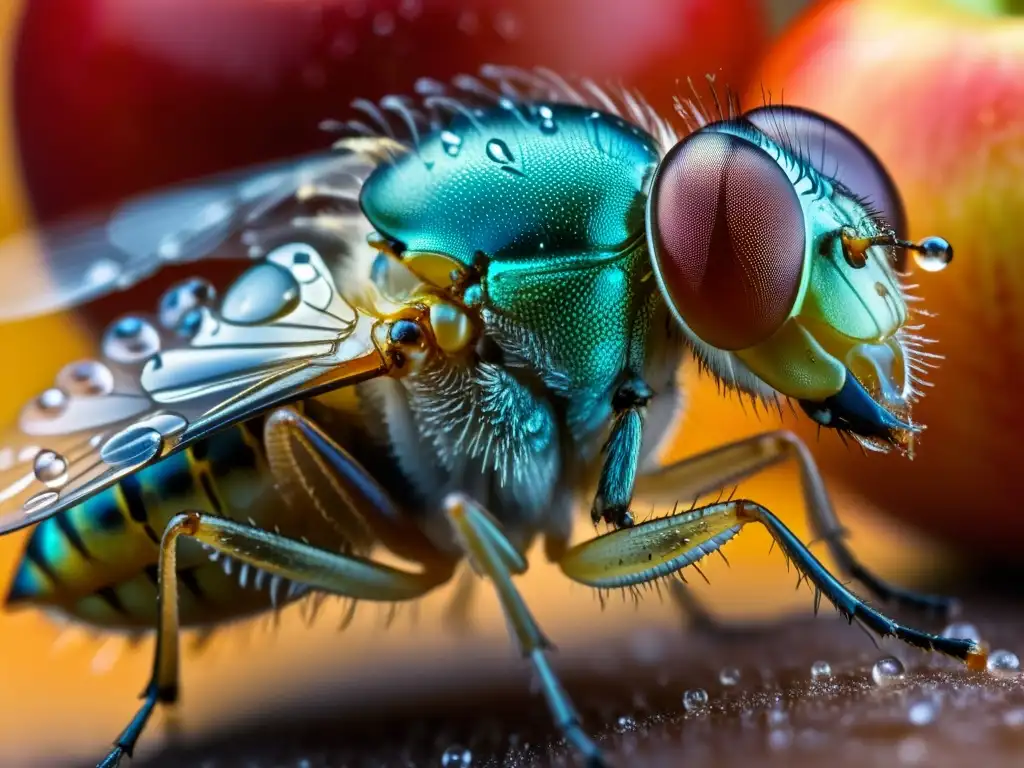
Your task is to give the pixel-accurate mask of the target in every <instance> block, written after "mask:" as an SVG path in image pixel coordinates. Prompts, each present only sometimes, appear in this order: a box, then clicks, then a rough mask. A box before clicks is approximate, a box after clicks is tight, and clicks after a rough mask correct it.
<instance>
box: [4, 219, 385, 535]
mask: <svg viewBox="0 0 1024 768" xmlns="http://www.w3.org/2000/svg"><path fill="white" fill-rule="evenodd" d="M347 242H348V244H349V248H348V250H349V252H348V253H347V254H343V255H347V256H349V257H352V259H353V260H354V261H358V257H359V256H360V255H361V254H359V253H353V252H352V251H354V250H355V249H360V248H364V249H365V248H368V246H366V245H365V232H363V238H354V237H350V238H349V239H348V241H347ZM349 287H350V288H352V287H353V286H349ZM349 295H352V294H349ZM376 327H377V326H376V320H375V319H374V318H372V317H370V316H369V315H367V314H365V313H363V312H360V311H359V310H357V309H356V308H355V307H354V306H353V304H352V303H350V302H349V301H346V299H345V298H343V297H342V295H341V294H340V292H339V290H338V287H337V285H336V283H335V279H334V277H333V275H332V273H331V272H330V271H329V270H328V268H327V266H326V265H325V262H324V260H323V259H322V258H321V256H320V254H319V253H318V252H317V251H316V250H315V249H313V248H312V247H311V246H309V245H305V244H295V243H292V244H288V245H284V246H280V247H278V248H275V249H274V250H272V251H271V252H270V253H268V254H267V255H266V257H265V258H264V259H263V260H261V261H260V262H258V263H257V264H256V265H254V266H253V267H251V268H250V269H249V270H248V271H247V272H245V273H244V274H243V275H242V276H241V277H240V278H239V279H238V280H237V281H236V282H235V283H234V284H233V285H232V286H231V287H230V288H229V289H228V290H227V291H226V292H225V294H224V296H223V299H222V300H220V301H219V302H216V308H215V306H214V301H213V290H212V288H211V287H210V286H209V285H208V284H206V283H204V282H203V281H202V280H198V279H193V280H189V281H186V282H184V283H181V284H179V285H178V286H176V287H174V288H172V289H171V290H169V291H168V293H167V294H166V295H165V297H164V299H163V300H162V302H161V306H160V309H159V312H157V313H156V314H154V315H152V316H144V315H132V316H127V317H123V318H121V319H119V320H118V321H116V322H115V323H113V324H112V325H111V326H110V328H108V329H107V330H106V332H105V334H104V336H103V339H102V342H101V353H100V354H99V355H97V356H96V358H95V359H91V360H84V361H80V362H77V363H73V364H71V365H68V366H66V367H65V368H64V369H63V370H62V371H61V372H60V373H59V374H58V375H57V377H56V381H55V382H54V386H53V387H51V388H50V389H47V390H46V391H44V392H43V393H41V394H40V395H39V396H38V397H36V398H35V399H34V400H33V401H32V402H30V403H28V404H27V405H26V406H25V407H24V409H23V411H22V413H21V416H20V419H19V421H18V423H17V426H16V428H15V429H14V430H12V431H11V433H9V434H8V435H5V436H0V533H3V532H6V531H11V530H15V529H17V528H21V527H23V526H26V525H30V524H32V523H35V522H37V521H39V520H41V519H44V518H46V517H49V516H50V515H52V514H55V513H56V512H57V511H59V510H61V509H65V508H67V507H69V506H71V505H74V504H75V503H78V502H80V501H82V500H84V499H85V498H86V497H88V496H90V495H92V494H93V493H95V492H97V491H99V490H101V489H103V488H105V487H107V486H109V485H111V484H113V483H114V482H116V481H117V480H118V479H119V478H121V477H124V476H125V475H127V474H129V473H132V472H135V471H136V470H138V469H140V468H141V467H144V466H146V465H147V464H150V463H152V462H155V461H157V460H158V459H160V458H162V457H163V456H166V455H167V454H168V453H171V452H173V451H175V450H178V449H180V448H182V447H184V446H185V445H187V444H188V443H190V442H192V441H194V440H196V439H197V438H199V437H202V436H203V435H206V434H209V433H210V432H212V431H214V430H217V429H220V428H222V427H224V426H227V425H229V424H232V423H235V422H238V421H241V420H244V419H246V418H248V417H251V416H253V415H255V414H256V413H258V412H260V411H263V410H265V409H267V408H269V407H271V406H273V405H276V404H278V403H282V402H286V401H291V400H294V399H298V398H300V397H308V396H310V395H311V394H314V393H316V392H318V391H323V390H325V389H327V388H332V387H336V386H341V385H344V384H348V383H352V382H356V381H360V380H363V379H365V378H369V377H372V376H374V375H379V374H381V373H383V372H384V371H385V370H386V363H385V359H384V357H383V355H382V354H381V353H380V352H379V351H378V348H377V345H376V343H375V341H374V334H375V328H376Z"/></svg>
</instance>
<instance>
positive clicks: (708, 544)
mask: <svg viewBox="0 0 1024 768" xmlns="http://www.w3.org/2000/svg"><path fill="white" fill-rule="evenodd" d="M748 523H760V524H761V525H763V526H764V527H765V528H766V529H767V530H768V532H769V533H770V534H771V536H772V538H773V539H775V541H776V543H777V544H778V545H779V547H780V548H781V549H782V551H783V552H785V554H786V556H787V557H789V558H790V559H791V560H792V562H793V563H794V564H795V565H796V567H797V569H799V571H800V573H801V576H802V577H803V578H806V579H807V580H808V581H809V582H810V583H811V584H813V585H814V588H815V608H816V609H817V606H818V603H819V601H820V598H821V596H822V595H824V596H825V598H826V599H827V600H828V601H829V602H831V603H832V604H833V605H834V606H835V607H836V609H837V610H838V611H839V612H840V613H841V614H842V615H843V616H845V617H846V618H847V619H849V621H850V622H851V623H852V622H853V621H854V620H856V621H859V622H860V623H861V624H862V625H863V626H865V627H867V628H868V629H870V630H871V631H872V632H874V633H876V634H877V635H879V636H881V637H886V636H893V637H896V638H898V639H900V640H902V641H903V642H905V643H908V644H910V645H913V646H916V647H918V648H922V649H924V650H928V651H938V652H940V653H945V654H947V655H949V656H953V657H955V658H957V659H960V660H962V661H964V662H966V663H967V665H968V666H969V667H971V668H972V669H980V668H982V667H984V664H985V653H984V651H983V650H982V649H981V648H980V647H979V646H978V644H977V643H975V642H973V641H971V640H962V639H954V638H947V637H942V636H940V635H934V634H930V633H928V632H922V631H920V630H917V629H914V628H912V627H908V626H905V625H903V624H900V623H898V622H896V621H893V620H892V619H890V618H888V617H887V616H885V615H883V614H882V613H880V612H878V611H876V610H875V609H874V608H872V607H871V606H869V605H868V604H867V603H865V602H864V601H863V600H861V599H860V598H859V597H857V596H856V595H855V594H853V593H852V592H850V590H848V589H847V588H846V587H844V586H843V585H842V584H841V583H840V582H839V580H838V579H836V578H835V576H833V575H832V574H831V573H829V572H828V570H827V569H826V568H825V566H823V565H822V564H821V562H820V561H819V560H818V559H817V558H816V557H815V556H814V555H813V554H812V553H811V551H810V550H809V549H808V548H807V547H806V546H805V545H804V544H803V543H802V542H801V541H800V540H799V539H798V538H797V537H796V536H795V535H794V534H793V532H792V531H790V530H789V528H787V527H786V526H785V525H784V524H783V523H782V521H780V520H779V519H778V518H777V517H776V516H775V515H774V514H772V513H771V512H770V511H769V510H767V509H765V508H764V507H762V506H761V505H760V504H756V503H754V502H752V501H729V502H724V503H718V504H711V505H709V506H706V507H701V508H699V509H694V510H691V511H689V512H682V513H679V514H673V515H669V516H667V517H662V518H658V519H654V520H649V521H647V522H645V523H643V524H641V525H637V526H634V527H632V528H626V529H623V530H618V531H613V532H611V533H608V534H605V535H603V536H599V537H597V538H595V539H592V540H590V541H587V542H583V543H582V544H578V545H577V546H575V547H573V548H572V549H570V550H569V551H568V552H567V553H566V555H565V556H564V557H563V558H562V559H561V560H560V561H559V565H560V566H561V568H562V571H563V572H564V573H565V574H566V575H567V576H568V577H569V578H571V579H573V580H574V581H578V582H580V583H581V584H586V585H588V586H591V587H595V588H597V589H612V588H625V587H632V586H635V585H638V584H644V583H647V582H651V581H655V580H656V579H659V578H664V577H667V576H671V575H673V574H675V573H676V572H678V571H680V570H682V569H683V568H685V567H687V566H688V565H693V564H694V563H696V562H697V561H698V560H700V559H701V558H702V557H704V556H706V555H708V554H710V553H712V552H714V551H716V550H718V549H719V548H720V547H722V546H723V545H724V544H725V543H726V542H727V541H729V539H731V538H732V537H733V536H735V535H736V534H737V533H738V532H739V530H740V528H742V527H743V526H744V525H747V524H748Z"/></svg>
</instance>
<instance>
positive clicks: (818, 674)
mask: <svg viewBox="0 0 1024 768" xmlns="http://www.w3.org/2000/svg"><path fill="white" fill-rule="evenodd" d="M830 677H832V665H831V664H829V663H828V662H827V661H816V662H814V663H813V664H811V680H814V681H815V682H821V681H822V680H828V679H829V678H830Z"/></svg>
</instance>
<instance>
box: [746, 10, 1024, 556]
mask: <svg viewBox="0 0 1024 768" xmlns="http://www.w3.org/2000/svg"><path fill="white" fill-rule="evenodd" d="M762 84H763V86H764V88H765V89H768V90H771V91H772V92H773V93H775V94H779V93H782V92H783V91H784V93H785V101H786V103H788V104H792V105H798V106H804V107H808V108H812V109H816V110H818V111H820V112H822V113H824V114H827V115H829V116H830V117H832V118H834V119H836V120H837V121H839V122H840V123H842V124H844V125H846V126H847V127H848V128H850V129H851V130H853V131H854V132H855V133H856V134H858V135H859V136H860V137H861V138H862V139H863V140H864V141H865V142H866V143H867V144H868V145H869V146H870V147H871V148H872V149H873V150H874V151H875V152H876V153H877V154H878V155H879V157H880V158H881V160H882V162H883V164H884V165H885V166H886V167H887V168H888V170H889V171H890V173H891V174H892V176H893V178H894V180H895V182H896V185H897V187H898V188H899V189H900V190H901V193H902V195H903V198H904V202H905V204H906V206H907V215H908V218H909V224H910V235H911V237H912V238H919V237H922V236H925V235H930V234H937V235H941V236H942V237H945V238H946V239H947V240H949V241H950V243H951V244H952V245H953V248H954V253H955V257H954V260H953V262H952V264H951V265H950V266H949V267H948V268H947V269H946V270H944V271H943V272H939V273H934V274H931V273H926V272H923V271H921V270H917V271H915V272H914V273H913V275H912V276H911V279H910V280H909V282H911V283H916V284H919V287H918V288H916V289H914V291H913V293H914V294H916V295H918V296H920V297H922V298H923V300H924V301H923V303H922V304H919V305H917V306H920V307H924V308H926V309H927V310H928V311H930V312H935V313H937V316H936V317H934V318H927V317H926V318H923V319H922V320H921V321H922V322H924V323H925V327H924V329H923V330H922V331H920V332H919V333H921V334H922V335H924V336H927V337H930V338H933V339H937V340H938V343H937V344H934V345H932V346H931V347H929V351H935V352H938V353H941V354H943V355H945V358H946V359H945V360H944V361H942V362H941V367H940V368H939V369H938V370H937V371H933V372H930V373H929V374H928V376H927V377H926V378H927V380H929V381H930V382H932V383H933V384H934V389H931V390H926V396H925V397H924V399H923V400H922V401H921V402H920V404H918V405H917V406H916V407H915V408H914V418H915V420H916V421H918V422H920V423H922V424H924V425H925V426H926V427H927V429H926V431H925V432H924V433H923V435H922V439H921V440H920V443H919V449H918V451H917V455H916V457H915V459H914V460H913V461H912V462H910V461H906V460H902V459H899V458H897V457H896V456H867V457H864V456H861V455H859V454H858V453H857V452H856V451H853V452H848V451H846V450H844V449H843V448H842V446H840V445H839V443H838V441H837V440H834V439H830V440H826V439H824V438H823V440H822V445H821V449H820V450H819V451H818V455H819V456H820V457H821V458H822V463H823V465H824V466H825V467H826V468H827V469H830V470H835V471H836V472H838V473H841V474H843V475H845V476H846V477H847V478H849V479H850V480H851V481H852V482H853V483H855V487H857V488H859V489H861V490H862V491H863V492H864V493H865V494H867V495H868V496H869V497H871V498H872V499H873V500H874V501H875V502H877V503H878V504H879V505H880V506H882V507H883V508H885V509H887V510H890V511H892V513H893V514H896V515H899V516H900V517H902V518H903V519H904V520H907V521H910V522H912V523H914V524H916V525H917V526H919V527H920V528H921V529H922V530H924V531H926V532H928V533H930V534H932V535H934V536H936V537H938V538H940V539H941V540H944V541H945V542H948V543H949V544H951V545H953V546H954V547H956V548H958V549H959V550H960V551H961V552H963V553H964V554H967V555H971V556H977V557H978V558H986V559H987V560H988V561H990V562H991V561H992V560H999V561H1003V562H1007V563H1015V564H1017V565H1019V561H1020V548H1021V544H1022V543H1024V515H1022V514H1020V512H1019V509H1018V507H1019V504H1018V503H1017V501H1016V500H1017V499H1019V498H1020V494H1021V487H1020V486H1019V485H1017V481H1018V480H1019V479H1020V473H1021V467H1022V466H1024V438H1022V436H1024V407H1022V399H1021V395H1020V392H1021V386H1022V384H1024V259H1022V258H1021V254H1022V253H1024V227H1022V225H1021V219H1022V216H1024V181H1022V180H1024V17H1012V16H1001V17H1000V16H986V15H982V14H977V13H973V12H971V11H968V10H965V9H962V8H957V7H955V6H953V5H947V4H945V3H943V2H939V1H938V0H924V1H923V2H921V1H917V2H911V1H908V0H839V1H838V2H825V3H819V4H817V5H815V6H814V7H812V8H811V9H809V10H808V11H807V12H805V14H804V15H803V16H802V17H801V18H800V19H798V21H797V22H796V23H795V24H794V25H793V26H792V27H791V28H790V29H788V31H787V32H786V33H785V34H784V35H783V36H782V38H781V39H780V40H779V41H778V42H777V44H776V45H775V46H774V47H773V49H772V51H771V52H770V53H769V55H768V57H767V59H766V60H765V61H764V62H763V66H762V68H761V70H760V72H759V74H758V76H757V77H756V78H755V79H754V80H753V81H752V85H751V89H750V93H749V96H750V101H751V103H753V102H755V101H760V98H761V87H762ZM910 322H911V323H913V322H915V320H913V319H912V320H911V321H910ZM801 430H802V431H803V433H804V434H805V436H807V437H809V438H811V439H813V437H814V433H815V431H814V430H813V429H807V428H805V427H801Z"/></svg>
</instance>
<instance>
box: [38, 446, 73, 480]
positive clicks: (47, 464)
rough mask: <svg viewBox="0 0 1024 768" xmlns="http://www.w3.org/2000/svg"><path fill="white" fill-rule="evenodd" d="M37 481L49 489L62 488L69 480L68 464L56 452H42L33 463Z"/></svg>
mask: <svg viewBox="0 0 1024 768" xmlns="http://www.w3.org/2000/svg"><path fill="white" fill-rule="evenodd" d="M32 472H33V474H35V476H36V480H38V481H39V482H41V483H43V484H44V485H46V486H47V487H49V488H60V487H61V486H62V485H64V484H65V483H66V482H67V480H68V462H67V459H65V458H64V457H63V456H61V455H60V454H59V453H57V452H55V451H40V452H39V453H38V454H36V458H35V461H33V462H32Z"/></svg>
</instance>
